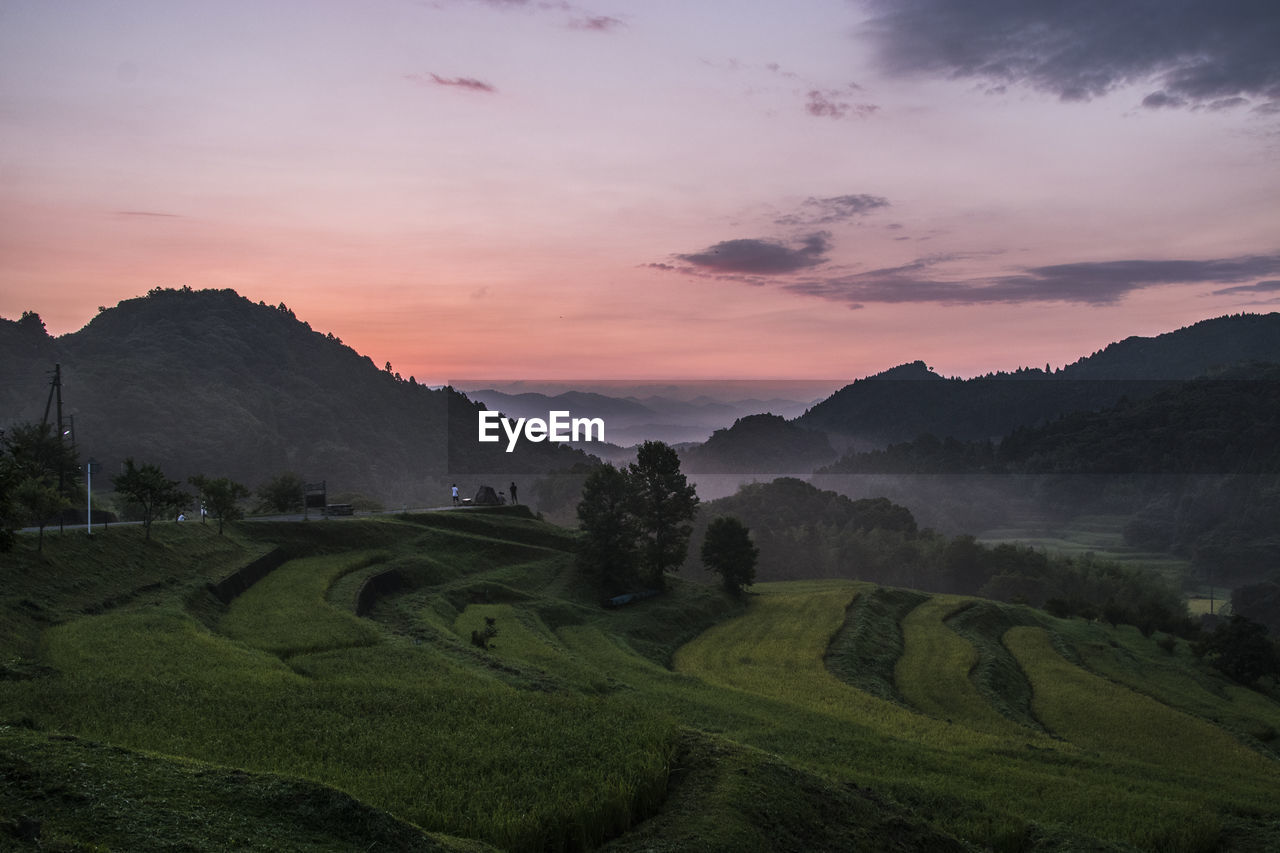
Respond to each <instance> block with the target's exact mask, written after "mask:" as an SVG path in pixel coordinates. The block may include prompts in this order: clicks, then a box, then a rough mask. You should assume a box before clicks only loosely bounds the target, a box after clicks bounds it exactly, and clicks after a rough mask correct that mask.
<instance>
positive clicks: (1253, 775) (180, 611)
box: [0, 509, 1280, 851]
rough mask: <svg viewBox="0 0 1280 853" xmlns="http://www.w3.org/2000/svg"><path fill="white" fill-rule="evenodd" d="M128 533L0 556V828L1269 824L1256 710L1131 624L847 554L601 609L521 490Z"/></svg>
mask: <svg viewBox="0 0 1280 853" xmlns="http://www.w3.org/2000/svg"><path fill="white" fill-rule="evenodd" d="M153 536H154V537H155V541H154V542H152V543H150V544H143V543H142V540H141V531H137V530H132V529H125V528H121V529H119V530H116V529H113V530H111V531H108V533H107V534H105V535H101V536H97V537H95V538H94V540H93V541H92V542H88V541H83V540H77V539H76V537H72V536H65V535H64V536H61V537H58V536H53V537H50V538H49V539H48V540H47V541H46V545H45V553H44V554H43V555H36V554H35V553H34V549H33V548H32V547H31V545H30V543H29V542H27V541H25V538H24V539H23V540H22V541H20V544H19V546H18V548H17V549H16V550H15V551H14V552H13V553H11V554H8V555H3V556H0V571H2V572H3V577H4V579H5V581H6V583H5V584H4V587H3V590H2V591H0V613H2V614H3V617H4V620H3V623H2V624H3V629H2V630H0V661H2V662H3V670H0V675H3V678H0V780H3V784H2V785H0V810H2V811H0V848H2V847H4V844H5V843H7V842H6V839H9V840H13V841H14V843H16V844H19V845H23V844H25V845H27V846H28V847H29V848H30V849H36V846H35V845H36V843H37V840H38V841H39V843H40V844H41V845H43V849H63V850H95V849H117V850H140V851H145V850H172V849H188V850H221V849H261V850H268V849H281V850H286V849H294V850H346V849H373V850H435V849H453V850H466V849H476V850H479V849H494V848H497V849H507V850H579V849H590V848H595V847H598V846H601V845H604V846H606V847H607V848H609V849H612V850H619V851H640V850H687V849H705V850H726V851H728V850H796V851H800V850H827V849H830V850H837V849H840V850H843V849H873V850H880V849H883V850H889V849H894V850H956V851H960V850H965V849H993V850H1002V851H1005V850H1007V851H1051V850H1052V851H1058V850H1076V849H1091V850H1094V849H1096V850H1104V849H1108V850H1110V849H1141V850H1162V851H1163V850H1169V851H1212V850H1227V849H1234V848H1241V849H1258V850H1263V849H1268V848H1272V849H1274V848H1275V847H1277V846H1280V760H1278V759H1277V752H1276V744H1277V741H1276V735H1275V731H1276V729H1277V728H1280V703H1277V701H1276V699H1275V696H1274V695H1264V694H1262V693H1258V692H1255V691H1249V690H1245V689H1244V688H1241V687H1238V686H1235V685H1232V684H1230V683H1229V682H1227V681H1225V680H1224V679H1223V678H1222V677H1221V676H1219V675H1217V674H1216V673H1214V672H1213V671H1212V670H1210V669H1208V668H1207V667H1205V666H1204V665H1203V664H1202V663H1201V662H1200V661H1198V660H1197V659H1195V658H1194V657H1193V656H1192V655H1191V654H1190V653H1189V651H1188V650H1187V649H1186V647H1185V644H1179V645H1178V646H1176V647H1175V648H1174V650H1173V651H1172V652H1169V651H1166V650H1164V649H1163V648H1161V647H1160V646H1159V645H1158V644H1157V642H1156V640H1157V639H1158V638H1157V637H1152V638H1144V637H1142V636H1141V635H1140V634H1139V633H1138V632H1137V631H1136V630H1135V629H1132V628H1127V627H1124V626H1121V627H1119V628H1115V629H1113V628H1110V627H1107V626H1103V625H1099V624H1095V623H1088V622H1085V621H1083V620H1058V619H1054V618H1052V617H1049V616H1047V615H1045V614H1043V613H1039V612H1037V611H1033V610H1030V609H1028V608H1025V607H1012V606H1006V605H999V604H995V603H992V602H985V601H979V600H975V599H971V598H965V597H960V596H932V595H928V594H924V593H917V592H912V591H907V590H891V589H884V588H879V587H875V586H873V585H870V584H863V583H855V582H849V581H820V582H819V581H814V582H796V583H785V584H763V585H758V586H757V587H755V588H754V589H753V591H752V592H753V594H752V595H750V596H748V598H747V601H746V603H745V605H744V604H742V603H740V602H738V601H736V600H733V599H730V598H727V597H725V596H723V595H722V594H721V593H720V592H719V591H717V590H716V589H714V588H710V587H704V586H699V585H696V584H690V583H682V582H680V581H678V580H676V581H674V582H673V584H672V589H671V590H670V591H669V592H668V593H666V594H664V595H663V596H660V597H657V598H654V599H649V600H646V601H643V602H640V603H638V604H635V605H632V606H630V607H625V608H621V609H618V610H616V611H615V610H606V609H604V608H602V607H601V606H600V604H599V601H600V598H601V595H600V591H599V590H598V589H597V588H596V587H595V586H594V585H593V583H592V582H591V580H590V579H589V578H585V577H583V576H582V575H581V574H579V572H578V570H577V569H576V568H575V566H574V562H573V557H572V553H571V548H572V537H571V535H569V534H568V533H567V532H566V531H563V530H561V529H559V528H555V527H553V526H551V525H546V524H543V523H540V522H538V521H536V520H534V519H532V518H530V517H528V516H527V514H524V513H523V512H521V511H518V510H514V509H512V510H503V511H498V512H473V511H464V512H444V513H434V514H424V515H416V516H411V517H402V518H394V517H385V518H381V519H377V520H354V521H342V522H310V523H306V524H294V525H285V524H261V523H241V524H237V525H233V526H232V527H231V528H229V530H228V535H227V536H225V537H217V536H216V535H214V532H213V530H212V528H210V527H202V526H200V525H185V526H179V525H158V526H157V527H156V528H155V530H154V531H153ZM273 547H279V548H283V549H285V551H286V552H287V556H288V557H289V559H287V560H286V561H285V562H284V563H283V564H282V565H280V566H279V568H277V569H275V570H274V571H273V572H272V573H271V574H269V575H268V576H267V577H266V578H264V579H263V580H261V581H259V582H258V583H257V584H255V585H253V586H252V587H250V588H249V589H248V590H247V591H246V592H244V593H243V594H242V595H241V596H239V597H238V598H236V599H235V600H233V601H232V602H231V603H230V604H229V605H222V604H220V603H219V602H218V601H217V600H216V599H214V598H213V596H212V595H211V594H210V593H209V592H208V591H207V590H206V584H207V583H209V582H210V581H213V580H217V579H218V578H220V577H222V576H224V575H226V574H227V573H229V572H230V571H232V570H234V569H235V568H236V567H238V566H241V565H245V564H247V563H248V562H250V561H251V560H253V559H254V558H255V557H257V556H259V555H261V554H262V553H265V552H266V551H267V550H270V549H271V548H273ZM391 570H394V571H395V572H396V573H397V576H398V577H399V579H400V581H401V583H400V586H399V587H398V588H397V589H396V591H395V592H394V593H393V594H389V595H387V596H385V597H383V598H382V599H381V600H379V601H378V603H377V604H376V606H375V607H374V608H373V610H372V612H371V613H370V614H369V616H368V617H367V618H358V617H356V616H355V614H354V602H355V596H356V593H357V591H358V590H359V588H360V585H361V584H362V583H364V581H365V580H366V579H367V578H369V577H370V576H372V575H374V574H376V573H379V572H385V571H391ZM486 619H491V620H493V626H494V627H495V628H496V629H497V631H496V635H495V636H494V637H493V638H492V640H491V641H490V643H489V648H487V649H482V648H479V647H478V646H476V645H474V644H473V643H472V641H471V637H472V632H473V631H476V630H480V629H482V628H483V627H484V626H485V625H486ZM271 804H274V805H273V806H272V805H271ZM269 806H270V807H269ZM353 839H359V842H358V843H357V842H355V841H353ZM1248 845H1253V846H1252V847H1248Z"/></svg>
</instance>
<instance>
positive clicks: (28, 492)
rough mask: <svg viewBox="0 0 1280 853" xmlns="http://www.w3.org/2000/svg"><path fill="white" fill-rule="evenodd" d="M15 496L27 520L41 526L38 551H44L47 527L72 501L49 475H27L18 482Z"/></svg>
mask: <svg viewBox="0 0 1280 853" xmlns="http://www.w3.org/2000/svg"><path fill="white" fill-rule="evenodd" d="M13 496H14V498H15V499H16V500H17V503H18V510H19V512H20V513H22V517H23V518H24V519H25V520H26V522H27V523H28V524H34V525H35V526H36V527H38V528H40V535H39V538H38V539H37V540H36V551H43V550H44V529H45V527H46V526H47V525H48V524H49V522H50V521H53V520H55V519H56V518H57V517H58V515H59V514H60V513H61V512H62V511H63V510H64V509H67V508H68V507H70V506H71V501H69V500H67V498H66V496H65V495H63V494H62V493H61V492H59V491H58V487H57V486H56V485H55V484H54V483H53V482H51V481H50V479H49V478H47V477H27V478H26V479H24V480H22V481H21V482H19V483H18V485H17V488H15V489H14V495H13Z"/></svg>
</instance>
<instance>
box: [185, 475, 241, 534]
mask: <svg viewBox="0 0 1280 853" xmlns="http://www.w3.org/2000/svg"><path fill="white" fill-rule="evenodd" d="M187 482H189V483H190V484H191V485H193V486H195V487H196V490H197V491H198V492H199V497H200V503H201V505H202V506H204V508H205V509H207V510H208V511H209V512H210V513H212V514H213V517H214V518H216V519H217V520H218V535H219V536H221V535H222V524H223V522H226V521H235V520H236V519H239V518H243V517H244V511H243V510H242V509H241V508H240V501H242V500H243V499H245V498H247V497H249V494H250V493H249V489H248V487H247V486H244V485H242V484H240V483H237V482H235V481H234V480H230V479H228V478H226V477H218V478H216V479H210V478H209V477H205V476H203V475H199V474H198V475H196V476H194V477H190V478H188V480H187ZM203 520H204V518H203V514H201V521H203Z"/></svg>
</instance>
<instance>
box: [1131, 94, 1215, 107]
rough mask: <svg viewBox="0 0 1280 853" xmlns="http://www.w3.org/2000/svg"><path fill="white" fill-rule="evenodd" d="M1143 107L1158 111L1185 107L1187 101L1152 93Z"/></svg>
mask: <svg viewBox="0 0 1280 853" xmlns="http://www.w3.org/2000/svg"><path fill="white" fill-rule="evenodd" d="M1235 100H1239V99H1235ZM1142 105H1143V106H1144V107H1146V108H1147V109H1149V110H1158V109H1160V108H1161V107H1185V106H1186V105H1187V99H1186V98H1179V97H1176V96H1174V95H1170V94H1168V93H1167V92H1152V93H1151V94H1150V95H1147V96H1146V97H1145V98H1143V99H1142Z"/></svg>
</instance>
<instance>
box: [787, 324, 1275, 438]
mask: <svg viewBox="0 0 1280 853" xmlns="http://www.w3.org/2000/svg"><path fill="white" fill-rule="evenodd" d="M1242 361H1261V362H1275V363H1280V313H1272V314H1265V315H1257V314H1240V315H1235V316H1230V317H1218V318H1216V319H1212V320H1205V321H1203V322H1200V323H1196V324H1195V325H1193V326H1187V327H1185V328H1182V329H1179V330H1177V331H1174V332H1169V333H1167V334H1163V335H1159V336H1157V337H1154V338H1139V337H1131V338H1127V339H1125V340H1124V341H1121V342H1119V343H1115V344H1111V345H1110V346H1108V347H1106V348H1104V349H1102V350H1100V351H1098V352H1096V353H1094V354H1093V355H1090V356H1087V357H1085V358H1081V359H1080V360H1079V361H1076V362H1075V363H1073V364H1071V365H1068V366H1067V367H1064V368H1061V369H1058V370H1052V371H1051V370H1048V369H1040V368H1023V369H1020V370H1017V371H1014V372H1011V373H1008V372H1001V373H993V374H988V375H986V376H981V377H977V378H974V379H967V380H964V379H946V378H943V377H941V376H939V375H938V374H937V373H935V372H933V371H932V370H931V369H930V368H928V367H927V366H926V365H925V364H924V363H923V362H913V363H911V364H907V365H902V366H900V367H896V368H893V369H892V370H888V371H885V372H884V373H880V374H877V375H875V376H871V377H868V378H866V379H860V380H858V381H856V382H853V383H852V384H850V385H846V386H845V387H844V388H842V389H840V390H839V391H837V392H836V393H835V394H833V395H831V396H830V397H829V398H827V399H826V400H824V401H823V402H821V403H819V404H818V405H816V406H814V407H813V408H812V409H810V410H809V411H807V412H806V413H805V414H804V415H802V416H800V417H799V418H798V419H797V420H796V423H797V424H799V425H800V426H803V427H807V428H809V429H820V430H824V431H827V432H830V433H834V434H838V435H843V436H849V437H851V438H852V439H855V445H854V447H855V449H860V450H865V449H871V448H874V447H883V446H885V445H886V444H891V443H894V442H902V441H910V440H912V439H915V438H916V437H918V436H920V435H921V434H924V433H931V434H932V435H934V436H936V437H938V438H946V437H952V438H957V439H984V438H990V439H997V438H1000V437H1001V436H1004V435H1007V434H1008V433H1009V432H1011V431H1013V430H1014V429H1016V428H1017V427H1020V426H1030V425H1034V424H1037V423H1041V422H1043V421H1046V420H1050V419H1053V418H1056V417H1058V416H1060V415H1062V414H1065V413H1068V412H1075V411H1081V410H1089V409H1100V408H1103V407H1106V406H1110V405H1113V404H1114V403H1116V402H1118V401H1119V400H1120V399H1122V398H1125V397H1127V398H1129V399H1131V400H1135V399H1140V398H1143V397H1147V396H1150V395H1151V394H1154V393H1155V392H1157V391H1159V390H1160V389H1161V388H1163V387H1166V386H1167V384H1168V383H1169V382H1171V381H1176V380H1186V379H1194V378H1196V377H1198V376H1203V375H1206V374H1208V373H1211V372H1213V371H1215V370H1220V369H1222V368H1226V367H1229V366H1231V365H1234V364H1237V363H1239V362H1242ZM1046 368H1047V366H1046Z"/></svg>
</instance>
